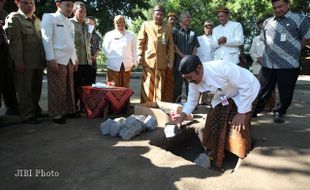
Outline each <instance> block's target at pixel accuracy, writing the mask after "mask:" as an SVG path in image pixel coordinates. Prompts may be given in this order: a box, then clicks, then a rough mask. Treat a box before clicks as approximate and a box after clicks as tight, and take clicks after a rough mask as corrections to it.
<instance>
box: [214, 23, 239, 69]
mask: <svg viewBox="0 0 310 190" xmlns="http://www.w3.org/2000/svg"><path fill="white" fill-rule="evenodd" d="M222 36H225V37H226V39H227V42H226V44H225V45H219V44H218V39H219V38H220V37H222ZM243 42H244V39H243V29H242V25H241V24H240V23H239V22H233V21H228V22H227V23H226V24H225V25H224V26H223V25H218V26H217V27H215V28H214V29H213V32H212V44H211V45H212V48H213V49H214V60H228V61H231V62H233V63H236V64H238V63H239V47H240V46H241V45H242V44H243Z"/></svg>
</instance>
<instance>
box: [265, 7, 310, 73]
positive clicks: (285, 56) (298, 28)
mask: <svg viewBox="0 0 310 190" xmlns="http://www.w3.org/2000/svg"><path fill="white" fill-rule="evenodd" d="M309 20H310V19H309V17H306V16H303V15H301V14H298V13H293V12H291V11H289V12H288V13H286V14H285V15H284V16H283V17H281V18H276V17H272V18H269V19H267V20H266V21H265V22H264V29H263V32H262V34H261V38H262V39H263V41H264V42H265V51H264V55H263V58H264V59H263V63H262V66H263V67H266V68H270V69H294V68H298V67H299V57H300V52H301V41H302V39H309V38H310V29H309V28H310V21H309Z"/></svg>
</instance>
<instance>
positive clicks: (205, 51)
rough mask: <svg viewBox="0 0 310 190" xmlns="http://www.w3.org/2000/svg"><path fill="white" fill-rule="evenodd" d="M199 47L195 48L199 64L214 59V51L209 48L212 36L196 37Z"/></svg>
mask: <svg viewBox="0 0 310 190" xmlns="http://www.w3.org/2000/svg"><path fill="white" fill-rule="evenodd" d="M197 38H198V42H199V47H198V48H197V53H196V55H197V56H198V57H199V59H200V61H201V62H207V61H212V60H213V58H214V55H213V54H214V51H213V49H212V48H211V42H212V36H211V35H208V36H207V35H205V34H204V35H201V36H198V37H197Z"/></svg>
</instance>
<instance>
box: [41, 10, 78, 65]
mask: <svg viewBox="0 0 310 190" xmlns="http://www.w3.org/2000/svg"><path fill="white" fill-rule="evenodd" d="M41 32H42V41H43V47H44V51H45V56H46V60H47V61H51V60H56V62H57V63H58V64H61V65H67V64H68V63H69V61H70V59H71V61H72V63H73V64H76V61H77V56H76V52H75V44H74V25H73V24H72V22H71V21H70V20H68V18H66V17H65V16H64V15H63V14H62V13H60V12H59V11H57V12H56V13H46V14H44V15H43V18H42V22H41Z"/></svg>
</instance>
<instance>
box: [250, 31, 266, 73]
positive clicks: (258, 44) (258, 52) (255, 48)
mask: <svg viewBox="0 0 310 190" xmlns="http://www.w3.org/2000/svg"><path fill="white" fill-rule="evenodd" d="M264 50H265V44H264V42H263V41H262V40H261V37H260V35H258V36H256V37H254V38H253V41H252V45H251V49H250V55H251V57H252V59H253V65H252V73H253V74H254V75H258V74H259V72H260V70H261V68H262V66H261V64H259V63H257V58H258V57H263V54H264Z"/></svg>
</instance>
